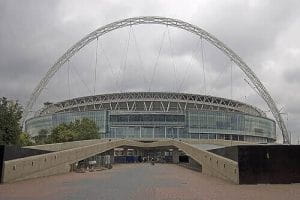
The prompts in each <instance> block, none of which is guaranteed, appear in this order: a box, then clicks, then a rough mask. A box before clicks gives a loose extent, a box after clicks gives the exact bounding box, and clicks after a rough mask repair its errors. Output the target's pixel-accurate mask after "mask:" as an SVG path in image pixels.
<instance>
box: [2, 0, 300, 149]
mask: <svg viewBox="0 0 300 200" xmlns="http://www.w3.org/2000/svg"><path fill="white" fill-rule="evenodd" d="M136 16H163V17H171V18H176V19H181V20H183V21H186V22H189V23H192V24H194V25H196V26H198V27H200V28H203V29H204V30H206V31H208V32H210V33H211V34H213V35H214V36H216V37H217V38H218V39H220V40H221V41H223V42H224V43H225V44H226V45H227V46H229V47H230V48H231V49H232V50H234V51H235V52H236V53H237V54H238V55H239V56H240V57H241V58H242V59H243V60H244V61H245V62H246V63H247V64H248V65H249V66H250V67H251V68H252V69H253V71H254V72H255V73H256V75H257V76H258V77H259V78H260V80H261V81H262V83H263V84H264V85H265V86H266V88H267V89H268V91H269V92H270V94H271V95H272V97H273V99H274V100H275V102H276V103H277V105H278V108H279V109H282V112H283V113H288V115H286V114H283V117H284V119H285V120H286V122H287V125H288V128H289V130H290V131H291V132H292V136H293V140H294V143H297V142H298V138H299V137H300V124H299V123H298V120H299V119H300V107H299V102H300V91H299V89H300V64H299V63H300V39H299V38H300V37H299V34H300V1H298V0H294V1H290V0H284V1H282V0H269V1H268V0H252V1H251V0H249V1H246V0H245V1H240V0H236V1H225V0H223V1H220V0H202V1H199V0H195V1H192V0H185V1H181V0H179V1H166V0H164V1H151V0H147V1H142V0H127V1H125V0H123V1H121V0H118V1H114V0H104V1H101V0H95V1H74V0H72V1H64V0H61V1H55V0H43V1H40V0H31V1H30V0H26V1H23V0H19V1H15V0H0V96H5V97H8V98H10V99H16V100H19V101H20V102H21V103H22V104H25V102H26V101H27V100H28V98H29V96H30V94H31V92H32V90H33V89H34V88H35V87H36V85H37V84H38V82H39V81H40V79H41V78H42V77H43V76H44V74H45V73H46V72H47V70H48V69H49V68H50V67H51V65H52V64H53V63H54V62H55V61H56V60H57V59H58V58H59V57H60V56H61V55H62V54H63V53H64V52H65V51H66V50H67V49H68V48H69V47H71V46H72V45H73V44H74V43H75V42H77V41H78V40H80V39H81V38H82V37H84V36H85V35H87V34H88V33H90V32H92V31H93V30H95V29H97V28H99V27H101V26H103V25H106V24H108V23H111V22H114V21H116V20H120V19H124V18H128V17H136ZM97 46H98V48H97ZM96 49H97V51H96ZM160 49H161V50H160ZM202 51H203V55H204V56H203V57H204V59H202ZM96 52H97V53H96ZM159 52H160V54H159ZM96 55H97V56H98V57H97V59H96ZM96 60H97V61H96ZM96 62H97V64H96ZM231 66H232V68H231ZM203 69H204V70H203ZM231 69H232V70H231ZM95 72H96V73H95ZM95 74H96V79H95ZM204 77H205V78H204ZM244 78H245V75H244V74H243V73H242V72H241V71H240V70H239V68H238V67H237V66H236V65H233V64H231V62H230V60H229V59H228V58H227V57H226V56H224V55H223V54H222V53H221V52H220V51H219V50H217V49H216V48H214V47H213V46H212V45H211V44H209V43H208V42H206V41H202V45H201V39H200V38H199V37H197V36H195V35H192V34H190V33H187V32H185V31H182V30H178V29H175V28H171V27H166V26H162V25H160V26H158V25H140V26H134V27H127V28H123V29H119V30H116V31H113V32H110V33H108V34H106V35H104V36H103V37H101V38H99V40H98V42H97V41H94V42H92V43H91V44H89V45H87V46H86V47H85V48H83V49H82V50H81V51H80V52H78V54H76V55H75V56H74V57H72V59H71V60H70V62H69V63H68V64H65V65H64V66H63V67H62V68H61V69H60V70H59V71H58V72H57V74H56V75H55V76H54V77H53V78H52V79H51V81H50V82H49V84H48V86H47V87H46V88H45V89H44V91H43V93H42V94H41V96H40V98H39V99H38V102H37V104H36V105H35V109H38V108H40V105H41V104H42V103H43V102H44V101H46V100H49V101H54V102H55V101H59V100H63V99H67V98H73V97H77V96H83V95H92V94H93V93H94V92H93V91H94V88H95V90H96V92H95V93H96V94H101V93H109V92H124V91H148V90H149V89H150V90H151V91H175V92H188V93H197V94H204V93H206V94H209V95H215V96H223V97H227V98H233V99H236V100H239V101H243V102H246V103H249V104H252V105H254V106H256V107H259V108H261V109H262V110H264V111H266V112H267V114H268V116H270V117H271V118H272V116H271V115H270V112H269V111H268V108H267V106H266V104H265V103H264V102H263V101H262V100H261V99H260V97H258V95H257V94H256V93H255V92H254V91H253V90H252V89H251V88H250V87H249V86H248V84H247V83H246V82H245V81H244ZM204 79H205V81H204ZM231 85H232V86H231ZM205 88H206V91H205ZM231 91H232V92H231ZM278 137H279V140H281V137H280V135H279V136H278Z"/></svg>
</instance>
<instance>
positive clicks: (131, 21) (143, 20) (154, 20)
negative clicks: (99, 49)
mask: <svg viewBox="0 0 300 200" xmlns="http://www.w3.org/2000/svg"><path fill="white" fill-rule="evenodd" d="M139 24H162V25H167V26H172V27H177V28H179V29H183V30H186V31H188V32H191V33H193V34H196V35H198V36H200V37H201V38H203V39H205V40H207V41H208V42H210V43H211V44H212V45H214V46H215V47H216V48H218V49H220V50H221V51H222V52H223V53H224V54H225V55H226V56H227V57H229V58H230V59H231V60H232V61H233V62H234V63H235V64H236V65H237V66H238V67H239V68H240V69H241V70H242V71H243V72H244V73H245V74H246V76H247V77H248V78H249V80H250V81H251V82H252V84H253V85H254V86H255V88H256V89H257V91H258V93H259V95H260V96H261V97H262V99H263V100H264V101H265V102H266V103H267V105H268V107H269V108H270V110H271V112H272V114H273V116H274V118H275V120H276V122H277V124H278V126H279V128H280V130H281V132H282V136H283V142H284V143H290V138H289V134H288V131H287V128H286V125H285V123H284V121H283V118H282V116H281V114H280V112H279V110H278V108H277V106H276V104H275V102H274V100H273V99H272V97H271V95H270V94H269V92H268V91H267V89H266V88H265V87H264V85H263V84H262V83H261V81H260V80H259V79H258V77H257V76H256V75H255V73H254V72H253V71H252V70H251V68H250V67H249V66H248V65H247V64H246V63H245V62H244V61H243V60H242V59H241V58H240V57H239V56H238V55H237V54H236V53H235V52H234V51H233V50H231V49H230V48H229V47H227V46H226V45H225V44H224V43H223V42H221V41H220V40H218V39H217V38H216V37H215V36H213V35H212V34H210V33H208V32H207V31H205V30H203V29H201V28H199V27H197V26H195V25H192V24H189V23H187V22H184V21H181V20H177V19H171V18H165V17H153V16H145V17H134V18H128V19H123V20H119V21H116V22H113V23H110V24H108V25H105V26H102V27H100V28H99V29H97V30H95V31H94V32H92V33H90V34H88V35H87V36H85V37H84V38H82V39H81V40H80V41H79V42H77V43H76V44H75V45H73V46H72V47H71V48H70V49H68V50H67V51H66V52H65V53H64V54H63V55H62V56H61V57H60V58H59V59H58V60H57V61H56V62H55V63H54V65H53V66H52V67H51V68H50V69H49V70H48V72H47V73H46V75H45V76H44V77H43V78H42V80H41V81H40V82H39V84H38V85H37V87H36V88H35V89H34V91H33V93H32V94H31V96H30V99H29V101H28V102H27V104H26V107H25V109H24V112H23V118H22V124H23V123H24V121H25V119H26V117H27V116H28V114H29V111H30V110H31V109H32V107H33V105H34V103H35V102H36V100H37V98H38V97H39V95H40V94H41V92H42V90H43V89H44V88H45V87H46V85H47V84H48V82H49V80H50V79H51V78H52V77H53V76H54V74H55V73H56V72H57V71H58V70H59V69H60V68H61V66H62V65H63V64H64V63H65V62H67V61H68V60H69V59H70V58H71V57H72V56H73V55H74V54H75V53H76V52H78V51H79V50H80V49H81V48H83V47H84V46H86V45H87V44H89V43H90V42H91V41H93V40H95V39H97V38H98V37H100V36H102V35H104V34H106V33H108V32H110V31H113V30H115V29H119V28H123V27H126V26H134V25H139Z"/></svg>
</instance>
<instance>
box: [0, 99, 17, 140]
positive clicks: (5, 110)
mask: <svg viewBox="0 0 300 200" xmlns="http://www.w3.org/2000/svg"><path fill="white" fill-rule="evenodd" d="M21 118H22V107H21V106H20V105H19V104H18V103H17V102H12V101H8V100H7V99H6V98H5V97H3V98H0V144H5V145H11V144H18V140H19V136H20V134H21V131H22V129H21V126H20V119H21Z"/></svg>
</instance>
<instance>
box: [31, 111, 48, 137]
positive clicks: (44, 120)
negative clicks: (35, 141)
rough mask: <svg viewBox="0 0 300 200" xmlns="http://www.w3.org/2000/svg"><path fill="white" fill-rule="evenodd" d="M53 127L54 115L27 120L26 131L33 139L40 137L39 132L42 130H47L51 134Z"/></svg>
mask: <svg viewBox="0 0 300 200" xmlns="http://www.w3.org/2000/svg"><path fill="white" fill-rule="evenodd" d="M52 127H53V126H52V115H46V116H41V117H35V118H32V119H29V120H27V121H26V125H25V131H26V132H27V133H29V135H30V136H31V137H35V136H38V134H39V131H40V130H42V129H46V130H48V132H49V133H50V131H51V129H52Z"/></svg>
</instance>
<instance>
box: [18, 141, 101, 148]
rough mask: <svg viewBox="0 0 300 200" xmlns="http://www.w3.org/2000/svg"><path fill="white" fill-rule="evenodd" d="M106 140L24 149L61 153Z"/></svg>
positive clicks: (63, 143)
mask: <svg viewBox="0 0 300 200" xmlns="http://www.w3.org/2000/svg"><path fill="white" fill-rule="evenodd" d="M105 141H106V140H101V139H95V140H81V141H73V142H62V143H54V144H42V145H35V146H26V147H24V148H28V149H39V150H46V151H63V150H67V149H73V148H77V147H82V146H87V145H92V144H97V143H99V142H105Z"/></svg>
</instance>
